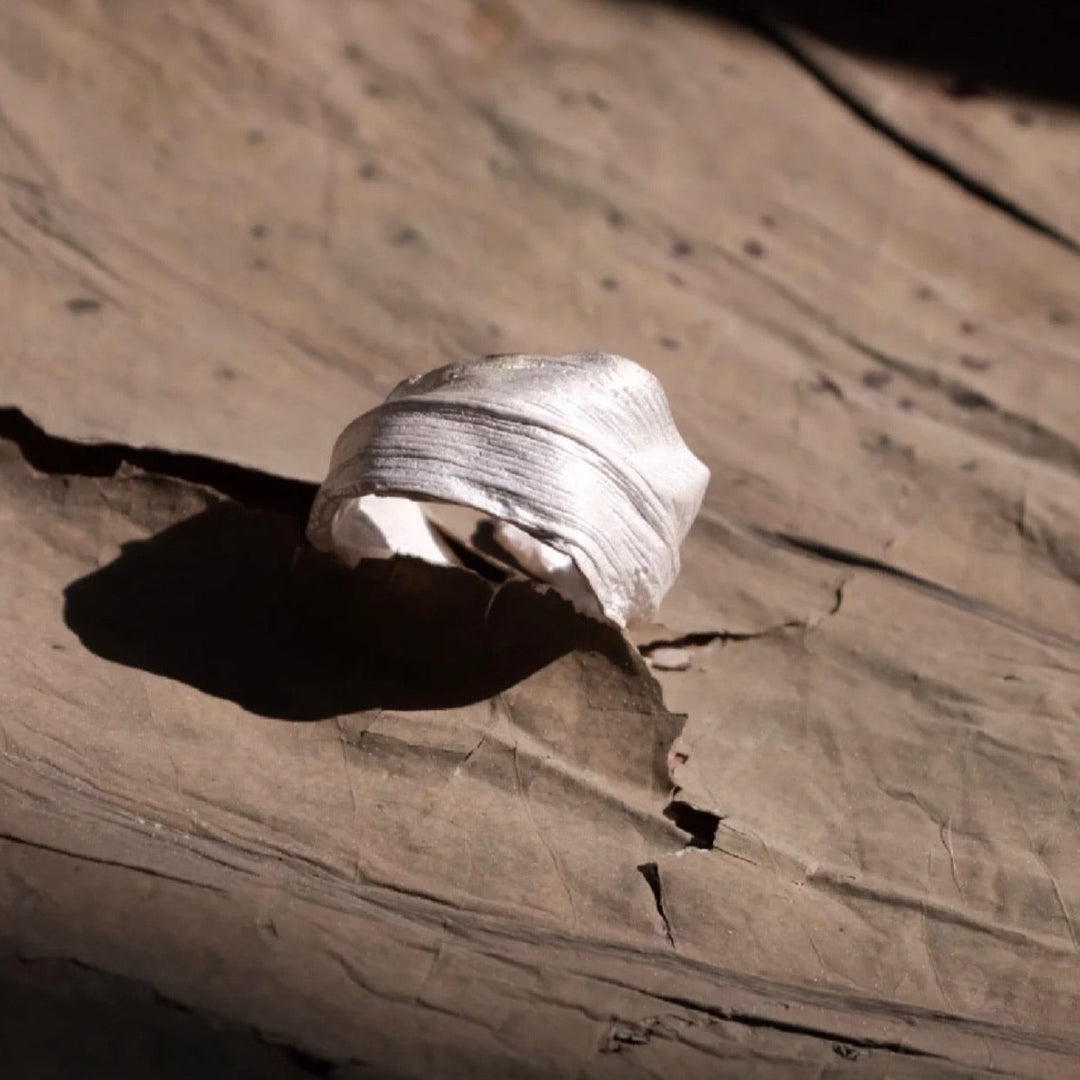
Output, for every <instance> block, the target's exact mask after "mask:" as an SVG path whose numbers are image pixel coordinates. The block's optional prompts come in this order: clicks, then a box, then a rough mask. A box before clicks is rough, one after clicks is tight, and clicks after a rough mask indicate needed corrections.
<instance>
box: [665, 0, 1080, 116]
mask: <svg viewBox="0 0 1080 1080" xmlns="http://www.w3.org/2000/svg"><path fill="white" fill-rule="evenodd" d="M668 2H669V3H673V4H674V5H675V6H679V7H685V8H691V9H693V10H697V11H701V12H704V13H706V14H711V15H718V16H721V17H723V18H729V19H736V20H739V21H748V22H750V23H752V24H753V23H757V22H758V21H759V20H762V19H764V20H779V21H782V22H784V23H786V24H788V25H789V26H792V27H795V28H798V29H802V30H807V31H809V32H810V33H812V34H814V35H816V36H817V37H819V38H821V39H822V40H824V41H827V42H829V43H830V44H832V45H836V46H838V47H840V48H842V49H846V50H849V51H850V52H853V53H859V54H862V55H864V56H868V57H872V58H875V59H878V60H884V61H886V62H889V63H894V64H898V65H901V66H904V67H911V68H921V69H924V70H927V71H932V72H937V73H940V75H941V77H942V88H943V89H944V90H945V91H946V92H947V93H949V94H952V95H955V96H957V97H974V96H977V95H979V94H981V93H983V92H985V91H987V90H991V89H996V90H1004V91H1010V92H1013V93H1017V94H1022V95H1027V96H1031V97H1036V98H1045V99H1047V100H1056V101H1060V102H1063V103H1068V104H1076V103H1077V102H1080V66H1078V65H1077V63H1076V48H1077V44H1078V42H1080V3H1077V2H1076V0H1032V2H1031V3H1027V4H1017V3H996V4H987V3H976V2H974V0H951V2H950V0H939V2H931V0H904V2H903V3H900V2H898V0H883V2H878V3H867V2H866V0H765V2H763V0H668Z"/></svg>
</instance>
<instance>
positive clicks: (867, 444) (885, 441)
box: [862, 431, 896, 454]
mask: <svg viewBox="0 0 1080 1080" xmlns="http://www.w3.org/2000/svg"><path fill="white" fill-rule="evenodd" d="M862 445H863V449H864V450H870V451H873V452H876V453H879V454H887V453H888V452H889V451H890V450H892V449H893V447H894V446H895V445H896V444H895V443H894V442H893V441H892V439H890V438H889V436H888V435H886V434H885V432H884V431H879V432H878V434H877V437H876V438H873V439H863V444H862Z"/></svg>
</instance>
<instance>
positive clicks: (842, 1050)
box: [832, 1042, 859, 1061]
mask: <svg viewBox="0 0 1080 1080" xmlns="http://www.w3.org/2000/svg"><path fill="white" fill-rule="evenodd" d="M832 1051H833V1053H834V1054H835V1055H836V1056H837V1057H840V1058H843V1059H844V1060H845V1061H858V1060H859V1051H858V1049H857V1048H856V1047H854V1046H851V1045H849V1044H848V1043H838V1042H835V1043H833V1044H832Z"/></svg>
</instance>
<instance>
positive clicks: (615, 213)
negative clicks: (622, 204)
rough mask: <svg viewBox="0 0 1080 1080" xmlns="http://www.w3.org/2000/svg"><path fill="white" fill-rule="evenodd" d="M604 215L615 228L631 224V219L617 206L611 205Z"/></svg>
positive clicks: (622, 227) (623, 227)
mask: <svg viewBox="0 0 1080 1080" xmlns="http://www.w3.org/2000/svg"><path fill="white" fill-rule="evenodd" d="M604 217H605V219H606V220H607V223H608V224H609V225H610V226H611V227H612V228H613V229H625V228H626V226H627V225H629V224H630V219H629V218H628V217H627V216H626V215H625V214H624V213H623V212H622V211H621V210H620V209H619V208H618V207H617V206H609V207H608V209H607V213H606V214H605V215H604Z"/></svg>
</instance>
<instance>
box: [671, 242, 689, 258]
mask: <svg viewBox="0 0 1080 1080" xmlns="http://www.w3.org/2000/svg"><path fill="white" fill-rule="evenodd" d="M671 254H672V255H674V256H675V258H676V259H685V258H686V257H687V256H688V255H693V254H694V245H693V244H691V243H690V241H689V240H684V239H682V238H679V239H677V240H672V242H671Z"/></svg>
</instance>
